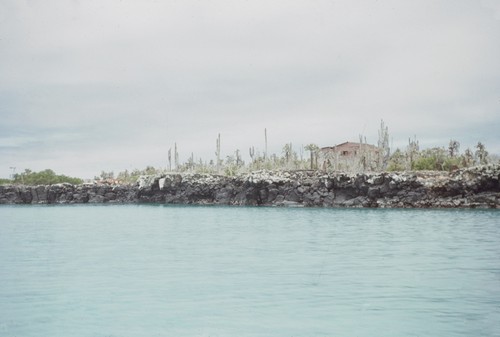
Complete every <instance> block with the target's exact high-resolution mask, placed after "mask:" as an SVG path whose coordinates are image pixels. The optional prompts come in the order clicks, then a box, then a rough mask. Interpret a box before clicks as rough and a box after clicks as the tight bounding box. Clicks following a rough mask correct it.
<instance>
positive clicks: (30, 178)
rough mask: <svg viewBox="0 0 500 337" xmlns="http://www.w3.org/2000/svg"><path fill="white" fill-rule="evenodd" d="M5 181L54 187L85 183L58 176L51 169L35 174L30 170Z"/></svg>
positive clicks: (80, 180) (77, 179)
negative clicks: (63, 184)
mask: <svg viewBox="0 0 500 337" xmlns="http://www.w3.org/2000/svg"><path fill="white" fill-rule="evenodd" d="M4 180H6V182H8V183H12V184H22V185H53V184H60V183H70V184H73V185H77V184H81V183H83V180H82V179H80V178H73V177H68V176H65V175H62V174H60V175H58V174H56V173H55V172H54V171H52V170H50V169H46V170H43V171H40V172H33V171H31V170H30V169H26V170H24V172H22V173H18V174H14V176H13V179H12V180H7V179H4Z"/></svg>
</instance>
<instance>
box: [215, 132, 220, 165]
mask: <svg viewBox="0 0 500 337" xmlns="http://www.w3.org/2000/svg"><path fill="white" fill-rule="evenodd" d="M215 147H216V150H215V156H216V160H217V162H216V167H217V173H220V133H219V134H218V135H217V139H216V140H215Z"/></svg>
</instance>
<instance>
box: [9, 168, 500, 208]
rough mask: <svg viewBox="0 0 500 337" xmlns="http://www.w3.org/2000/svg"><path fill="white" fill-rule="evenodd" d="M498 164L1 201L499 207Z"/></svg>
mask: <svg viewBox="0 0 500 337" xmlns="http://www.w3.org/2000/svg"><path fill="white" fill-rule="evenodd" d="M499 181H500V165H488V166H480V167H473V168H468V169H463V170H458V171H455V172H452V173H447V172H422V171H419V172H390V173H389V172H384V173H365V174H347V173H324V172H318V171H294V172H282V171H273V172H269V171H259V172H253V173H249V174H243V175H238V176H234V177H227V176H219V175H208V174H176V173H167V174H163V175H158V176H143V177H141V178H140V179H139V181H138V182H137V184H135V185H133V186H108V185H96V184H84V185H77V186H74V185H71V184H57V185H50V186H0V204H40V203H41V204H67V203H70V204H71V203H162V204H163V203H164V204H209V205H213V204H215V205H248V206H258V205H259V206H260V205H263V206H295V207H302V206H305V207H411V208H450V207H457V208H458V207H462V208H500V182H499Z"/></svg>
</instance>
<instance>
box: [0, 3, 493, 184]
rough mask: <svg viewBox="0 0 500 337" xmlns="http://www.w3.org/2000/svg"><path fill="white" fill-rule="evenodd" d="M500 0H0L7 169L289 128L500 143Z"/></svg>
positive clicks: (0, 117) (151, 158) (332, 135)
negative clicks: (385, 129) (384, 129)
mask: <svg viewBox="0 0 500 337" xmlns="http://www.w3.org/2000/svg"><path fill="white" fill-rule="evenodd" d="M499 60H500V0H482V1H480V0H419V1H414V0H378V1H377V0H339V1H326V0H303V1H297V0H287V1H269V0H266V1H243V0H231V1H229V0H228V1H220V0H217V1H195V0H183V1H180V0H179V1H168V0H166V1H148V0H145V1H127V0H122V1H118V0H108V1H106V0H96V1H92V0H85V1H83V0H81V1H76V0H75V1H62V0H61V1H58V0H53V1H31V0H30V1H28V0H3V1H1V2H0V121H1V123H0V177H8V175H9V174H10V173H11V172H12V170H10V169H9V167H17V172H21V171H23V170H24V169H25V168H30V169H32V170H36V171H38V170H42V169H45V168H51V169H53V170H55V171H56V172H57V173H60V174H67V175H72V176H79V177H83V178H87V177H93V176H94V175H98V174H99V173H100V172H101V170H105V171H111V170H114V171H115V172H118V171H121V170H124V169H129V170H130V169H133V168H141V169H142V168H144V167H146V166H147V165H153V166H155V167H161V166H166V165H167V151H168V149H169V148H170V147H173V144H174V142H177V144H178V147H179V152H180V159H181V161H184V160H186V159H187V158H188V157H189V156H190V155H191V152H194V155H195V157H202V158H203V159H206V160H209V159H211V158H214V157H215V154H214V152H215V139H216V137H217V134H218V133H220V134H221V143H222V146H221V147H222V154H223V156H226V155H228V154H231V153H232V152H233V151H234V150H236V149H240V150H241V152H242V153H243V154H247V153H248V148H249V147H250V146H255V148H256V149H260V150H262V149H263V148H264V128H267V130H268V138H269V149H270V151H272V152H276V153H280V152H281V148H282V146H283V145H284V144H285V143H287V142H292V143H293V145H294V147H295V148H298V147H300V145H302V144H303V145H305V144H308V143H316V144H318V145H319V146H329V145H334V144H337V143H341V142H344V141H347V140H351V141H358V139H359V134H363V135H365V136H366V137H367V140H368V142H370V143H374V144H375V143H376V142H377V130H378V128H379V124H380V120H381V119H384V121H385V123H386V124H387V125H388V126H389V132H390V135H391V137H392V139H393V145H394V147H404V146H405V145H406V143H407V142H408V138H409V137H413V136H414V135H416V136H417V139H419V140H420V144H421V146H423V147H430V146H446V145H447V144H448V141H449V140H450V139H451V138H453V139H457V140H458V141H460V142H461V143H462V147H461V150H462V151H463V150H465V148H466V147H472V146H473V145H475V144H476V143H477V142H478V141H482V142H484V143H485V144H486V146H487V150H489V151H490V152H492V153H500V137H499V132H498V130H499V128H500V61H499Z"/></svg>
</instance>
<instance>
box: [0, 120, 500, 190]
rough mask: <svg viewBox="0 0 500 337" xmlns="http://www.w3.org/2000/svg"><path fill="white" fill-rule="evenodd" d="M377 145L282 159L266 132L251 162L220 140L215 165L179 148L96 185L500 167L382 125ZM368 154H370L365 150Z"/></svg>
mask: <svg viewBox="0 0 500 337" xmlns="http://www.w3.org/2000/svg"><path fill="white" fill-rule="evenodd" d="M378 135H379V139H378V142H377V145H369V144H368V143H367V141H366V138H365V137H363V136H362V135H360V136H359V143H358V144H360V145H361V147H360V148H359V150H358V151H356V152H355V153H354V154H353V155H350V156H348V157H342V156H339V154H337V155H331V154H325V151H323V150H322V149H321V148H320V147H318V146H317V145H316V144H307V145H305V146H303V145H301V146H298V147H296V146H294V145H293V144H292V143H287V144H285V145H283V148H282V151H281V153H280V154H275V153H273V154H269V153H268V151H267V130H266V129H264V140H265V149H264V150H263V151H262V152H259V151H258V150H256V149H255V148H254V147H253V146H252V147H250V148H249V149H248V154H249V157H250V161H249V162H245V161H244V160H243V158H242V154H241V151H240V150H239V149H237V150H235V151H234V152H233V153H232V154H231V155H228V156H226V158H223V157H221V135H220V134H218V135H217V138H216V142H215V158H214V159H212V160H210V161H208V162H207V161H203V160H202V159H198V160H195V157H194V154H193V153H191V156H190V157H189V158H188V160H187V161H186V162H184V163H181V162H180V161H179V152H178V147H177V143H175V145H174V148H173V149H172V148H171V149H169V150H168V155H167V156H166V157H167V158H166V159H168V162H167V163H166V165H165V167H164V168H160V169H158V168H154V167H152V166H148V167H146V168H145V169H143V170H139V169H134V170H132V171H128V170H125V171H121V172H119V173H118V174H116V175H115V173H114V172H104V171H102V172H101V174H100V175H99V176H95V177H94V180H95V181H97V182H100V183H108V184H134V183H135V182H136V181H137V179H138V178H139V177H140V176H141V175H154V174H160V173H165V172H191V173H207V174H219V175H226V176H234V175H236V174H240V173H249V172H253V171H258V170H271V171H273V170H274V171H277V170H286V171H297V170H321V171H326V172H331V171H343V172H350V173H363V172H381V171H419V170H428V171H452V170H456V169H460V168H467V167H471V166H476V165H485V164H489V163H498V162H500V161H499V158H498V156H491V155H490V154H489V153H488V151H487V150H486V146H485V145H484V144H483V143H481V142H478V143H477V145H476V146H475V147H474V148H473V149H470V148H467V149H465V151H463V152H460V142H459V141H457V140H454V139H452V140H450V141H449V143H448V145H447V146H442V147H434V148H427V149H420V145H419V141H418V140H417V138H416V137H414V138H413V139H409V140H408V145H407V146H406V148H403V149H399V148H398V149H395V150H394V151H393V150H392V149H391V148H390V147H389V130H388V127H387V126H386V125H385V124H384V121H381V125H380V130H379V132H378ZM363 149H365V150H363ZM374 149H375V150H374ZM82 182H83V181H82V179H79V178H73V177H68V176H65V175H57V174H55V173H54V171H52V170H50V169H47V170H44V171H40V172H32V171H31V170H29V169H26V170H25V171H24V172H23V173H20V174H14V176H13V179H12V180H11V179H0V184H25V185H50V184H57V183H70V184H81V183H82Z"/></svg>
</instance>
